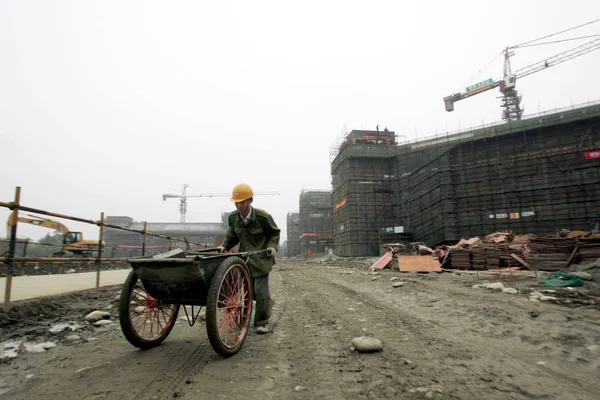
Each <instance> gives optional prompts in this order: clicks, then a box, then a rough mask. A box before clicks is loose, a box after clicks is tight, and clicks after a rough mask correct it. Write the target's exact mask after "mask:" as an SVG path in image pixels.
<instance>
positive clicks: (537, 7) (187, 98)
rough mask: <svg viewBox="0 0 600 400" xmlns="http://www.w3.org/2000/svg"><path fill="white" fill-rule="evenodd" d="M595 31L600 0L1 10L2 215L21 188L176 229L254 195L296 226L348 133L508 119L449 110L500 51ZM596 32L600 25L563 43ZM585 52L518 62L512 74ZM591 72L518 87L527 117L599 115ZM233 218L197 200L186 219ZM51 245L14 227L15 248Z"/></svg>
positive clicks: (487, 105)
mask: <svg viewBox="0 0 600 400" xmlns="http://www.w3.org/2000/svg"><path fill="white" fill-rule="evenodd" d="M598 18H600V2H596V1H591V0H587V1H569V2H565V1H503V2H498V1H494V2H489V1H455V2H448V1H444V2H441V1H439V2H438V1H420V2H401V1H368V2H367V1H362V2H355V1H348V0H346V1H306V0H304V1H299V2H291V1H268V2H265V1H218V2H208V1H177V2H166V1H165V2H157V1H95V2H91V1H72V2H67V1H6V0H2V1H0V57H1V60H0V121H1V123H0V136H1V144H2V149H3V151H2V157H1V158H0V165H1V166H2V178H1V179H2V184H1V185H0V201H5V202H9V201H12V200H13V198H14V189H15V186H17V185H20V186H22V203H23V204H24V205H26V206H29V207H35V208H41V209H47V210H51V211H54V212H59V213H64V214H70V215H76V216H79V217H82V218H90V219H98V218H99V216H100V212H104V213H105V215H108V216H110V215H126V216H130V217H132V218H134V219H135V220H137V221H144V220H146V221H149V222H177V221H179V217H180V214H179V210H178V205H179V201H178V199H170V200H167V201H162V194H163V193H175V194H176V193H181V190H182V186H183V184H184V183H187V184H189V185H190V187H189V188H188V193H190V194H194V193H207V192H230V191H231V188H232V187H233V186H234V185H235V184H237V183H239V182H247V183H249V184H250V185H252V187H253V188H254V190H255V191H278V192H280V193H281V195H279V196H256V198H255V203H254V205H255V206H256V207H258V208H263V209H265V210H267V211H269V212H270V213H271V214H272V215H273V216H274V218H275V220H276V222H277V223H278V224H279V225H280V227H282V229H285V217H286V214H287V213H288V212H293V211H298V196H299V194H300V192H301V190H302V189H328V188H329V187H330V169H329V147H330V145H331V144H332V142H333V141H334V139H335V138H336V137H337V136H338V134H339V133H340V130H341V129H342V127H343V126H344V125H345V124H347V127H348V129H349V130H351V129H375V127H376V125H380V127H381V128H382V129H383V127H386V126H387V127H388V129H390V130H394V131H396V133H397V134H398V135H404V136H403V137H402V140H404V138H406V139H409V140H410V139H414V138H415V136H418V137H425V136H429V135H432V134H434V133H436V132H437V133H443V132H446V130H449V131H454V130H456V129H458V128H460V127H462V128H466V127H469V126H476V125H481V124H482V123H489V122H493V121H499V120H500V101H499V100H498V99H497V97H498V95H499V92H498V91H490V92H487V93H484V94H480V95H478V96H475V97H473V98H470V99H467V100H464V101H462V102H459V103H457V104H456V107H455V110H456V111H455V112H453V113H447V112H446V111H445V110H444V105H443V101H442V98H443V97H444V96H447V95H449V94H451V93H452V92H454V91H456V90H460V89H463V90H464V86H465V85H466V84H467V83H476V82H478V81H483V80H485V79H487V78H494V79H498V78H500V77H501V76H502V61H503V60H502V57H500V56H499V54H500V52H501V51H502V50H503V49H504V48H505V47H506V46H510V45H515V44H518V43H522V42H525V41H528V40H531V39H536V38H538V37H541V36H544V35H548V34H551V33H554V32H557V31H560V30H563V29H567V28H571V27H573V26H576V25H579V24H583V23H586V22H589V21H591V20H595V19H598ZM599 33H600V23H596V24H592V25H589V26H587V27H585V28H582V29H578V30H576V31H573V32H570V33H568V34H565V35H562V36H561V38H568V37H576V36H584V35H593V34H599ZM582 43H584V41H576V42H567V43H561V44H556V45H549V46H540V47H531V48H523V49H518V50H516V55H515V56H514V57H513V58H512V65H513V70H517V69H519V68H521V67H524V66H527V65H529V64H531V63H533V62H536V61H540V60H541V59H543V58H545V57H550V56H552V55H554V54H556V53H559V52H561V51H564V50H566V49H568V48H571V47H574V46H576V45H578V44H582ZM490 61H491V63H490ZM488 63H489V67H488V68H487V69H485V70H484V71H483V72H482V73H481V74H480V75H478V76H477V77H476V78H475V79H473V80H472V81H471V82H469V78H471V77H472V76H473V75H475V74H476V73H477V72H478V71H479V70H480V69H482V68H483V67H484V66H486V65H488ZM598 65H600V51H595V52H593V53H590V54H587V55H584V56H582V57H579V58H576V59H574V60H571V61H568V62H566V63H564V64H561V65H558V66H555V67H552V68H551V69H548V70H547V71H542V72H539V73H536V74H534V75H531V76H528V77H526V78H524V79H523V80H521V81H518V82H517V89H518V90H519V91H520V92H521V94H522V95H523V101H522V106H523V107H524V108H525V113H526V114H527V113H533V112H537V111H544V110H549V109H553V108H557V107H565V106H569V105H571V104H578V103H583V102H587V101H590V100H597V99H598V97H599V96H598V94H599V89H600V77H599V74H598ZM233 209H234V207H233V204H232V203H231V202H230V201H229V199H228V198H227V197H216V198H190V199H188V213H187V221H188V222H218V221H219V220H220V214H221V212H228V211H232V210H233ZM7 216H8V210H7V209H5V208H0V219H2V221H6V218H7ZM65 223H66V225H67V226H69V228H70V229H71V230H82V231H83V232H84V234H85V235H87V237H88V238H94V237H96V236H97V228H96V227H93V226H85V225H83V224H77V223H72V222H70V221H66V222H65ZM0 226H1V227H0V233H2V235H3V236H4V235H5V230H6V229H5V225H4V223H2V224H1V225H0ZM49 232H50V231H48V230H46V229H41V228H36V227H32V226H24V225H22V224H21V225H20V226H19V236H21V237H24V236H27V237H30V238H33V239H39V238H40V237H42V236H43V235H45V234H46V233H49ZM284 240H285V237H283V238H282V242H283V241H284Z"/></svg>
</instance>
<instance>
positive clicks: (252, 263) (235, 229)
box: [221, 207, 280, 277]
mask: <svg viewBox="0 0 600 400" xmlns="http://www.w3.org/2000/svg"><path fill="white" fill-rule="evenodd" d="M248 219H249V221H248V224H247V225H246V224H244V222H243V221H242V217H241V216H240V213H239V212H238V211H237V210H236V211H234V212H232V213H231V214H229V219H228V223H229V228H228V229H227V234H226V235H225V240H223V243H222V244H221V246H223V247H225V250H231V249H232V248H233V247H235V245H237V244H239V251H240V252H243V251H254V250H265V249H267V248H269V247H272V248H274V249H275V250H279V232H280V229H279V228H278V227H277V225H276V224H275V221H274V220H273V217H271V215H270V214H269V213H268V212H266V211H264V210H260V209H258V208H254V207H252V211H250V216H249V217H248ZM273 265H275V257H269V256H267V255H266V254H260V255H256V256H252V257H250V260H249V261H248V268H250V272H251V273H252V276H253V277H258V276H263V275H267V274H268V273H269V272H271V270H272V269H273Z"/></svg>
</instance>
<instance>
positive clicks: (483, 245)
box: [444, 232, 600, 271]
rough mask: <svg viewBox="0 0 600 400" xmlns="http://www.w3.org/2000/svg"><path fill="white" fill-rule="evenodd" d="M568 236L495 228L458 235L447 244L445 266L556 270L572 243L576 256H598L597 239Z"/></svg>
mask: <svg viewBox="0 0 600 400" xmlns="http://www.w3.org/2000/svg"><path fill="white" fill-rule="evenodd" d="M585 240H586V239H577V238H569V237H538V236H535V235H515V234H513V233H512V232H496V233H492V234H491V235H488V236H486V237H484V238H483V239H480V238H478V237H475V238H471V239H468V240H466V239H461V241H460V242H458V243H457V244H456V245H454V246H450V247H448V258H449V261H450V262H448V263H444V266H445V267H450V268H457V269H476V270H484V269H496V268H508V267H527V268H530V267H531V268H534V269H538V270H544V271H557V270H560V269H563V268H566V267H567V266H568V264H569V261H570V260H572V257H571V256H572V255H573V254H574V253H573V251H574V250H575V245H576V244H577V243H581V244H580V245H579V246H578V252H579V256H580V260H581V261H584V260H589V259H596V258H598V257H600V239H595V240H593V242H592V240H590V239H587V241H588V242H587V244H583V242H584V241H585Z"/></svg>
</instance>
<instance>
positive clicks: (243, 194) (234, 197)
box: [231, 183, 254, 203]
mask: <svg viewBox="0 0 600 400" xmlns="http://www.w3.org/2000/svg"><path fill="white" fill-rule="evenodd" d="M251 197H254V192H253V191H252V188H251V187H250V185H247V184H245V183H240V184H239V185H235V187H234V188H233V191H232V194H231V201H234V202H236V203H238V202H240V201H244V200H247V199H249V198H251Z"/></svg>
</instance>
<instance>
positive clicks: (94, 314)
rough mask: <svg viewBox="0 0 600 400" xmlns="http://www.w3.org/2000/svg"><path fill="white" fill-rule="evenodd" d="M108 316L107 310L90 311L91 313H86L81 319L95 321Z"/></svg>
mask: <svg viewBox="0 0 600 400" xmlns="http://www.w3.org/2000/svg"><path fill="white" fill-rule="evenodd" d="M107 318H110V313H109V312H108V311H98V310H96V311H92V312H91V313H89V314H88V315H86V316H85V317H84V318H83V319H84V320H86V321H87V322H96V321H100V320H101V319H107Z"/></svg>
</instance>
